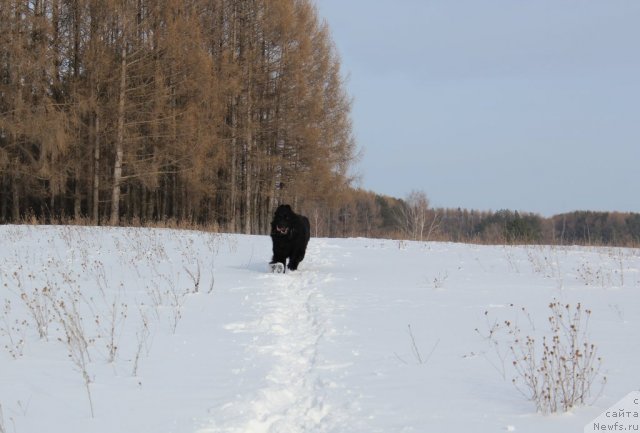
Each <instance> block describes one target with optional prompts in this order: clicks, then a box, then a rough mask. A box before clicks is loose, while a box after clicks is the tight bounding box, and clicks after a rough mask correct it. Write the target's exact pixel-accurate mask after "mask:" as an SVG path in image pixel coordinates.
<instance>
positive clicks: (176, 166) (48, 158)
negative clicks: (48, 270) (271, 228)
mask: <svg viewBox="0 0 640 433" xmlns="http://www.w3.org/2000/svg"><path fill="white" fill-rule="evenodd" d="M350 109H351V107H350V99H349V97H348V95H347V94H346V92H345V89H344V85H343V82H342V78H341V74H340V62H339V59H338V56H337V55H336V52H335V49H334V47H333V45H332V41H331V39H330V35H329V31H328V28H327V25H326V24H325V23H323V22H321V21H320V20H319V19H318V15H317V12H316V9H315V7H314V5H313V3H312V1H311V0H0V176H1V179H0V219H1V220H2V221H5V222H11V221H20V220H24V219H25V218H27V219H28V218H36V219H38V220H39V221H62V220H74V221H82V220H85V221H87V222H88V223H93V224H114V225H115V224H129V223H135V222H137V223H142V224H144V223H153V222H154V221H156V222H157V221H163V220H168V219H174V220H179V221H182V222H185V223H191V224H211V225H217V226H218V227H220V228H221V229H224V230H229V231H235V232H245V233H257V232H263V231H264V230H265V229H266V227H267V225H268V221H269V219H270V217H271V212H272V209H273V208H274V206H275V204H277V203H279V202H283V201H287V202H290V203H294V204H296V205H302V204H306V205H307V206H317V207H320V208H323V209H324V208H331V207H333V206H335V205H336V199H337V198H338V197H339V195H340V194H341V192H342V191H343V190H345V188H347V187H348V185H349V167H350V164H351V162H352V161H353V160H354V152H355V151H354V141H353V137H352V131H351V124H350Z"/></svg>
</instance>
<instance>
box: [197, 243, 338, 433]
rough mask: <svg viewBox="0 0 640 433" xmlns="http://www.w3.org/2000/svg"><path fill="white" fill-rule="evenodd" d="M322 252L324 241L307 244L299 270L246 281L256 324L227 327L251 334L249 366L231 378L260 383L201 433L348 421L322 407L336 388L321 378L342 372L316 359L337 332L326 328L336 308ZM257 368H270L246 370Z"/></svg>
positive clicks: (313, 427)
mask: <svg viewBox="0 0 640 433" xmlns="http://www.w3.org/2000/svg"><path fill="white" fill-rule="evenodd" d="M323 246H324V242H322V241H315V242H312V243H311V244H310V245H309V254H308V255H307V257H308V258H307V261H306V262H304V266H301V270H300V271H298V272H295V273H292V272H290V273H287V274H285V275H275V274H258V275H256V274H253V275H252V276H251V278H252V279H253V280H254V281H253V282H252V283H251V282H249V283H250V284H249V285H248V287H250V288H249V289H245V290H246V293H245V298H244V299H245V301H248V302H250V303H251V305H252V308H253V309H254V314H253V317H257V318H258V319H256V320H253V321H246V322H233V323H230V324H228V325H226V326H225V328H226V329H227V330H228V331H229V332H232V333H241V334H249V335H250V336H251V338H250V343H249V344H248V345H247V347H246V348H245V352H246V353H245V358H244V360H245V363H246V365H245V366H238V369H237V370H235V371H234V373H236V374H237V375H238V376H239V380H241V381H246V380H247V376H250V377H252V379H251V380H254V381H256V382H262V383H261V384H260V387H259V390H258V391H257V393H256V394H255V395H240V396H237V399H236V401H233V402H230V403H227V404H224V405H223V406H222V407H220V408H218V409H217V410H215V411H214V414H213V415H214V417H213V418H214V420H213V423H214V425H213V426H210V427H205V428H204V429H202V430H199V433H222V432H229V433H235V432H238V433H240V432H242V433H258V432H270V433H280V432H303V431H313V432H328V431H333V429H334V428H336V427H337V426H338V425H339V424H340V422H341V421H343V420H344V419H345V417H346V416H347V415H346V413H344V412H345V410H346V408H344V407H333V406H332V405H331V404H330V403H329V402H327V401H326V399H327V390H330V389H336V388H340V384H337V383H335V382H334V381H332V380H329V379H326V378H323V377H322V374H321V373H322V372H327V371H329V372H331V371H333V370H335V369H340V368H341V367H340V366H333V365H331V364H330V363H327V362H325V361H323V360H321V359H320V358H319V346H320V344H321V342H326V341H327V339H330V338H331V335H333V334H335V332H336V331H335V329H333V328H332V324H331V322H330V315H331V312H332V311H333V310H334V307H335V305H334V304H333V302H332V301H331V300H329V299H327V298H325V296H324V295H323V293H322V286H323V284H325V283H327V282H329V281H331V280H332V275H331V274H330V273H328V272H326V270H323V271H322V272H319V270H318V267H321V268H326V267H328V265H330V261H329V260H328V259H327V258H326V254H325V253H324V252H323V253H320V250H321V249H322V248H323ZM320 257H323V258H322V259H320ZM256 365H268V366H269V368H268V370H267V371H266V374H265V375H264V377H257V376H256V373H255V372H252V371H250V370H249V371H248V370H247V369H250V368H251V366H256ZM258 370H260V369H259V368H258Z"/></svg>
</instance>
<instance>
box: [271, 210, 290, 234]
mask: <svg viewBox="0 0 640 433" xmlns="http://www.w3.org/2000/svg"><path fill="white" fill-rule="evenodd" d="M294 217H295V214H294V213H293V210H291V206H289V205H288V204H281V205H280V206H278V208H277V209H276V212H275V214H274V215H273V222H272V223H271V232H272V233H273V234H275V235H277V236H287V235H288V234H289V233H290V232H291V230H292V229H293V224H294Z"/></svg>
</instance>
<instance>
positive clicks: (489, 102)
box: [316, 0, 640, 216]
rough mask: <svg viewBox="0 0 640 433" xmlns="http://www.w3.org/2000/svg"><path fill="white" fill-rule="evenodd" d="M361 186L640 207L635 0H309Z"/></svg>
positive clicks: (472, 200)
mask: <svg viewBox="0 0 640 433" xmlns="http://www.w3.org/2000/svg"><path fill="white" fill-rule="evenodd" d="M316 5H317V6H318V11H319V13H320V16H321V17H322V18H324V19H326V20H327V22H328V23H329V27H330V29H331V33H332V37H333V40H334V42H335V44H336V48H337V51H338V53H339V55H340V57H341V59H342V68H343V73H344V75H345V76H346V77H347V89H348V91H349V93H350V95H351V96H352V97H353V98H354V105H353V111H352V115H353V123H354V132H355V135H356V140H357V143H358V145H359V146H360V147H361V148H362V149H363V150H364V156H363V159H362V161H361V162H360V163H359V165H358V167H357V171H358V172H359V173H360V174H361V175H362V182H361V186H362V187H363V188H365V189H369V190H373V191H376V192H379V193H382V194H388V195H393V196H396V197H405V196H406V195H407V194H408V193H409V192H410V191H411V190H412V189H417V190H424V191H425V192H426V193H427V195H428V196H429V198H430V199H431V203H432V205H433V206H435V207H453V208H455V207H462V208H467V209H481V210H489V209H492V210H498V209H513V210H521V211H530V212H537V213H541V214H543V215H547V216H549V215H552V214H556V213H560V212H565V211H571V210H584V209H588V210H619V211H635V212H640V191H639V189H640V188H639V187H640V1H639V0H626V1H625V0H598V1H595V0H482V1H481V0H316Z"/></svg>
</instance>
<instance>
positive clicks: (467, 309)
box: [0, 226, 640, 433]
mask: <svg viewBox="0 0 640 433" xmlns="http://www.w3.org/2000/svg"><path fill="white" fill-rule="evenodd" d="M0 241H1V242H2V245H3V248H2V250H1V251H0V284H1V289H0V309H2V311H1V312H0V314H1V316H0V432H2V433H30V432H48V433H74V432H81V433H94V432H96V433H97V432H100V433H128V432H131V433H145V432H149V433H164V432H179V433H185V432H189V433H196V432H197V433H214V432H237V433H258V432H271V433H285V432H286V433H289V432H291V433H293V432H296V433H302V432H346V433H348V432H362V433H365V432H366V433H372V432H381V433H389V432H462V433H470V432H474V433H476V432H479V433H485V432H500V431H517V432H536V433H539V432H547V433H549V432H551V433H553V432H557V433H568V432H582V430H583V427H584V426H585V424H587V423H588V422H589V421H590V420H592V419H594V418H595V417H596V416H598V415H599V414H600V413H601V412H602V411H603V410H605V409H606V408H607V407H609V406H611V405H612V404H614V403H615V402H616V401H618V400H619V399H620V398H622V397H623V396H625V395H627V394H628V393H629V392H631V391H634V390H638V389H640V368H639V365H640V338H639V334H640V333H639V331H640V250H637V249H619V248H584V247H583V248H578V247H546V246H527V247H509V246H506V247H505V246H477V245H462V244H447V243H416V242H405V241H391V240H375V239H312V240H311V242H310V244H309V249H308V251H307V257H306V259H305V261H304V262H303V263H302V264H301V266H300V270H299V271H298V272H295V273H287V274H285V275H274V274H268V273H266V263H267V261H268V260H269V259H270V247H271V244H270V239H269V238H268V237H266V236H242V235H226V234H208V233H200V232H194V231H175V230H163V229H133V228H88V227H66V226H58V227H42V226H0ZM554 299H557V300H559V301H560V302H562V303H566V304H570V305H576V304H577V303H578V302H580V303H581V305H583V306H584V308H588V309H590V310H592V315H591V317H590V320H589V327H588V338H589V341H591V342H593V343H595V344H596V345H597V349H598V354H599V355H600V356H602V357H603V363H602V369H601V371H602V373H603V374H604V375H605V376H606V379H607V383H606V385H605V386H604V388H603V389H601V386H600V381H599V379H598V383H597V384H596V385H594V392H593V393H592V398H591V399H590V402H591V405H587V406H583V407H578V408H574V409H573V410H572V411H571V412H569V413H564V414H554V415H542V414H539V413H536V409H535V405H534V403H532V402H531V401H527V400H526V399H525V398H524V397H523V396H522V394H521V393H520V392H519V391H518V390H517V389H516V388H515V387H514V386H513V384H512V383H511V380H512V378H513V377H514V374H515V372H514V370H513V368H512V363H511V359H510V357H509V353H508V350H507V348H508V342H507V341H508V340H507V335H504V334H499V335H498V334H497V336H496V337H494V338H492V339H491V340H489V339H487V338H485V337H486V336H487V334H488V331H489V329H491V327H492V326H493V324H494V323H500V322H501V321H503V320H509V321H512V322H514V323H519V326H521V327H522V329H523V332H524V333H525V334H526V333H527V332H531V333H541V332H544V330H545V329H546V327H547V317H548V316H549V308H548V305H549V303H550V302H551V301H553V300H554ZM522 307H525V308H526V310H527V311H528V314H529V316H528V317H526V318H525V316H524V315H523V314H522V310H521V308H522ZM476 330H477V331H476ZM500 339H504V340H500ZM496 342H497V343H498V345H497V346H496V345H495V343H496Z"/></svg>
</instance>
